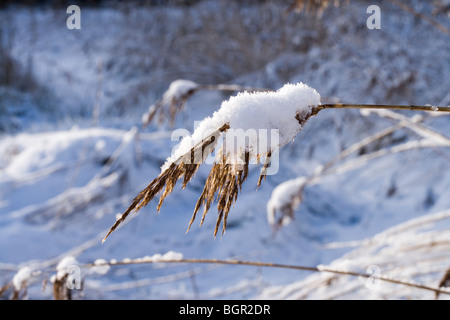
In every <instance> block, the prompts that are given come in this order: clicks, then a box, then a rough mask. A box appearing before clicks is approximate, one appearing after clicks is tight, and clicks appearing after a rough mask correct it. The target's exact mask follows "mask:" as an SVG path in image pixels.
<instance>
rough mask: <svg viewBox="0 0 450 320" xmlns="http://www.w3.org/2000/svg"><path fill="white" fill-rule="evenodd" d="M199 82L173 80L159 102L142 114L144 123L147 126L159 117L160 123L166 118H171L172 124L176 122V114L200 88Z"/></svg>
mask: <svg viewBox="0 0 450 320" xmlns="http://www.w3.org/2000/svg"><path fill="white" fill-rule="evenodd" d="M199 87H200V86H199V84H198V83H196V82H194V81H191V80H184V79H179V80H175V81H173V82H172V83H171V84H170V86H169V88H168V89H167V91H166V92H164V94H163V97H162V99H161V100H159V101H158V102H157V103H155V104H153V105H152V106H150V108H149V109H148V111H147V112H146V113H145V114H144V115H143V116H142V123H143V125H144V126H147V125H148V124H149V123H150V122H152V120H153V119H155V118H156V117H158V123H160V124H161V123H162V122H163V121H164V119H165V118H169V120H170V124H171V125H173V124H174V123H175V116H176V115H177V113H179V112H180V111H181V110H183V108H184V106H185V104H186V101H187V100H188V99H189V97H190V96H192V95H193V94H194V93H195V92H196V91H197V90H198V89H199Z"/></svg>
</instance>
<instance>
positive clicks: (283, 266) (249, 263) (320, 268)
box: [82, 259, 450, 295]
mask: <svg viewBox="0 0 450 320" xmlns="http://www.w3.org/2000/svg"><path fill="white" fill-rule="evenodd" d="M149 263H208V264H226V265H243V266H257V267H269V268H281V269H292V270H301V271H310V272H327V273H334V274H340V275H349V276H355V277H362V278H371V277H373V276H372V275H371V274H365V273H359V272H353V271H342V270H336V269H332V268H328V267H323V266H316V267H308V266H298V265H287V264H278V263H267V262H256V261H242V260H220V259H174V260H170V259H168V260H160V259H158V260H155V261H152V260H137V261H133V260H132V261H119V262H115V263H108V262H106V263H103V264H98V263H97V264H86V265H84V266H82V267H85V268H89V267H99V266H121V265H131V264H149ZM377 279H379V280H381V281H385V282H390V283H394V284H400V285H404V286H408V287H413V288H417V289H421V290H428V291H433V292H434V293H435V294H447V295H450V291H447V290H442V289H440V288H433V287H430V286H426V285H422V284H417V283H413V282H407V281H402V280H397V279H392V278H387V277H381V276H380V277H377Z"/></svg>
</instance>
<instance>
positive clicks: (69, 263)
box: [56, 256, 80, 280]
mask: <svg viewBox="0 0 450 320" xmlns="http://www.w3.org/2000/svg"><path fill="white" fill-rule="evenodd" d="M78 265H80V264H79V262H78V261H77V259H75V258H74V257H72V256H67V257H64V258H63V259H62V260H61V261H60V262H59V263H58V265H57V266H56V271H57V273H56V280H62V279H63V278H64V277H65V276H66V275H67V274H68V273H69V272H70V268H71V267H73V266H78Z"/></svg>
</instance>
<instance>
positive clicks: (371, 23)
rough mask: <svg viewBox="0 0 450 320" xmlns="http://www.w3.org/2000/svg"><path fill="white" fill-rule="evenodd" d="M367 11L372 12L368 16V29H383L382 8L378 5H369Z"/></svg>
mask: <svg viewBox="0 0 450 320" xmlns="http://www.w3.org/2000/svg"><path fill="white" fill-rule="evenodd" d="M366 13H368V14H370V16H369V17H368V18H367V21H366V26H367V28H368V29H370V30H373V29H381V9H380V7H379V6H377V5H374V4H373V5H370V6H368V7H367V10H366Z"/></svg>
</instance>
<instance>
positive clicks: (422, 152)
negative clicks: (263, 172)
mask: <svg viewBox="0 0 450 320" xmlns="http://www.w3.org/2000/svg"><path fill="white" fill-rule="evenodd" d="M410 3H411V5H413V6H414V8H415V9H416V10H417V11H420V12H424V13H427V14H430V15H431V11H432V6H431V4H430V3H428V2H425V1H411V2H410ZM370 4H372V3H371V1H358V2H356V1H351V4H349V5H344V4H342V5H341V6H340V7H339V8H330V9H329V10H327V11H325V13H324V15H323V16H322V17H320V18H314V17H310V16H308V15H306V14H304V13H300V14H295V13H291V14H289V15H287V16H285V15H284V13H285V10H286V6H285V5H284V4H281V3H280V2H275V1H273V2H271V1H267V2H262V3H260V4H257V5H256V4H255V5H250V4H248V3H247V4H241V5H239V4H238V2H237V1H206V0H205V1H200V2H199V3H197V4H195V5H192V6H186V7H184V6H178V7H173V6H158V7H133V6H124V5H121V6H119V5H117V6H107V7H100V8H83V7H82V8H81V9H82V28H81V30H68V29H67V28H66V19H67V17H68V15H67V14H66V12H65V9H66V8H62V9H61V10H58V9H55V8H53V9H45V8H38V7H35V8H34V7H24V8H22V7H11V8H9V9H5V10H3V11H0V16H1V19H0V21H1V22H0V26H1V31H2V33H1V34H2V38H1V40H2V48H7V49H8V52H9V53H10V55H11V57H13V58H14V59H15V60H16V61H17V62H18V63H19V64H20V65H22V66H24V70H25V71H23V72H25V73H26V74H28V75H32V76H33V77H34V80H33V81H35V82H36V83H38V84H39V86H31V85H30V87H31V88H32V89H33V90H31V89H30V90H21V89H17V88H14V86H8V85H4V84H2V87H1V88H0V89H1V91H0V125H1V128H2V130H3V131H2V132H1V135H0V287H2V286H3V288H5V291H4V292H2V290H0V293H1V295H0V297H1V298H11V297H12V296H13V294H14V293H13V292H14V291H15V288H16V289H21V290H20V292H19V298H29V299H52V298H53V289H52V286H53V283H55V281H57V280H58V279H61V278H62V276H64V273H62V276H61V270H62V266H63V265H67V264H68V263H69V264H71V265H73V264H75V265H79V266H85V265H88V264H93V263H95V262H97V264H101V263H102V262H104V261H107V262H111V261H112V262H115V261H119V262H120V261H136V259H140V258H142V259H144V260H145V259H151V258H153V259H160V258H161V256H160V255H164V254H166V255H165V256H163V257H166V258H167V257H176V258H178V259H179V258H180V257H183V258H187V259H189V258H203V259H240V260H246V261H262V262H273V263H278V264H289V265H299V266H311V267H315V266H321V268H322V267H323V268H325V267H324V266H326V268H334V269H337V270H343V271H345V270H350V271H355V270H356V271H358V272H361V273H366V274H367V272H372V273H373V272H375V276H374V277H371V278H361V277H355V276H345V275H336V274H332V273H327V272H318V273H311V272H309V271H298V270H286V269H279V268H264V267H255V266H239V265H217V264H213V265H208V264H187V263H184V264H178V263H170V264H168V263H152V264H146V263H141V264H123V265H122V264H120V265H119V264H118V265H115V266H111V267H109V268H101V267H96V268H97V269H95V268H81V269H80V272H81V273H80V277H81V279H82V280H83V286H82V290H74V291H73V298H75V299H251V298H262V299H305V298H306V299H307V298H312V299H329V298H333V299H367V298H369V299H373V298H375V299H378V298H381V299H434V298H435V293H434V292H432V291H429V290H423V289H420V288H417V287H411V286H405V285H402V284H393V283H388V282H385V281H381V280H379V279H378V278H376V276H377V275H380V276H381V277H386V278H392V279H397V280H402V281H407V282H414V283H416V284H423V285H425V286H428V287H433V288H437V287H438V286H439V283H440V282H441V280H442V278H443V276H444V275H445V273H446V271H447V269H448V268H449V267H450V255H449V254H448V252H449V249H450V229H449V228H450V214H449V209H450V197H449V188H450V174H449V168H450V149H449V146H450V142H449V141H450V138H447V137H450V129H449V128H450V117H449V116H447V115H446V114H444V113H438V112H434V113H428V114H426V113H424V112H411V111H396V112H395V113H392V112H369V113H368V112H360V111H359V110H322V111H321V112H320V113H319V114H318V115H317V116H316V117H312V118H311V119H310V120H309V121H308V123H306V125H305V126H304V128H303V131H302V132H301V133H299V134H298V135H297V136H296V137H295V140H294V141H293V142H290V143H288V144H286V145H285V146H283V147H282V148H281V150H280V153H279V157H280V159H279V170H278V172H277V174H275V175H270V176H267V177H266V179H265V181H264V182H263V183H262V184H261V187H260V188H259V189H258V190H256V184H257V181H258V178H259V174H260V169H261V166H256V165H253V166H250V171H249V176H248V178H247V181H246V183H245V184H243V185H242V190H241V191H240V193H239V196H238V199H237V201H236V203H235V204H233V207H232V208H231V211H230V213H229V216H228V224H227V229H226V232H225V234H224V235H223V236H221V235H220V233H219V234H218V236H217V237H214V236H213V232H214V227H215V223H216V217H215V214H216V212H215V205H213V206H212V208H211V210H210V212H209V213H208V215H207V216H206V219H205V222H204V224H203V225H202V226H201V227H197V226H198V224H199V219H197V220H196V221H195V222H194V224H193V226H192V228H191V229H190V230H189V232H188V233H186V230H187V228H188V223H189V220H190V218H191V215H192V212H193V210H194V208H195V205H196V202H197V199H198V198H199V196H200V194H201V193H202V189H203V186H204V184H205V181H206V179H207V177H208V173H209V170H210V169H211V165H208V164H205V165H202V166H201V167H200V168H199V171H198V172H197V173H196V175H195V177H194V178H193V179H192V180H191V181H190V183H189V184H188V185H187V187H186V188H185V189H184V190H181V182H180V183H179V185H177V187H176V188H175V189H174V191H173V193H172V194H171V195H170V196H169V197H167V198H166V199H165V201H164V204H163V206H162V208H161V210H160V212H159V214H156V205H157V201H156V200H157V199H155V200H154V201H153V202H151V203H150V204H149V205H148V206H147V207H145V208H143V209H141V210H140V211H139V213H138V214H137V215H134V214H132V215H130V216H129V217H128V219H127V220H126V221H125V222H124V224H123V225H122V226H120V228H118V229H117V230H116V231H115V232H114V233H112V234H111V235H110V236H109V237H108V239H107V240H106V241H105V242H104V243H103V244H102V239H103V237H104V236H105V235H106V233H107V231H108V229H109V228H110V227H111V225H112V224H113V223H114V222H115V221H116V218H117V215H118V214H120V213H122V212H124V210H125V209H126V208H127V207H128V206H129V205H130V203H131V201H132V200H133V198H134V197H135V196H136V195H137V194H138V192H139V191H141V190H142V189H143V188H145V187H146V186H147V185H148V184H149V183H150V182H151V181H152V180H153V179H154V178H155V177H157V176H158V175H159V173H160V172H161V166H162V165H163V164H164V162H165V161H166V159H167V158H168V157H169V156H170V155H171V153H172V150H173V148H174V147H175V146H176V144H177V143H178V141H179V140H180V138H181V137H180V136H179V135H178V133H180V132H186V130H188V131H189V132H190V133H192V132H193V131H194V125H196V124H197V122H196V121H201V120H202V119H204V118H205V117H207V116H212V115H213V112H214V111H216V110H218V108H219V107H220V105H221V103H222V101H224V100H227V99H229V93H220V92H218V91H210V90H207V91H199V92H197V93H195V94H194V95H192V96H191V97H190V98H189V99H188V101H187V104H186V105H185V107H184V109H183V110H182V111H181V112H180V113H179V114H178V115H177V118H176V121H175V125H174V127H173V128H172V127H171V126H170V124H169V122H168V121H167V122H165V123H163V124H161V125H158V124H157V122H153V123H152V124H150V125H149V126H147V127H142V115H143V114H144V113H146V112H147V110H148V107H149V106H150V105H152V104H153V103H155V101H157V100H158V99H160V98H161V97H163V95H164V92H165V90H167V88H169V85H170V84H171V83H172V82H173V81H175V80H177V79H187V80H190V81H195V82H196V83H199V84H217V83H231V84H239V85H244V86H251V87H260V88H270V89H273V90H277V89H279V88H281V87H283V85H285V84H286V83H288V82H289V83H299V82H303V83H306V84H307V85H309V86H310V87H312V88H314V89H316V90H317V92H318V93H319V94H320V96H321V99H322V102H329V101H332V102H334V101H336V102H343V103H360V104H363V103H380V104H413V105H425V104H430V105H436V106H448V105H450V90H449V89H450V86H449V82H448V80H449V78H450V41H449V35H448V34H446V33H444V32H442V31H441V30H439V29H437V28H436V27H435V26H433V25H432V24H430V23H428V22H426V21H424V20H422V19H418V18H416V17H414V16H413V15H411V14H409V13H407V12H405V11H403V10H401V9H399V8H398V7H396V6H394V5H393V4H391V3H389V2H387V1H386V2H383V5H382V6H381V12H382V24H381V29H380V30H369V29H367V27H366V19H367V17H368V14H367V13H366V9H367V7H368V6H369V5H370ZM433 18H434V19H437V20H438V21H439V22H440V23H442V24H444V25H447V26H448V25H449V16H448V15H446V14H444V13H441V14H439V15H437V16H434V17H433ZM6 44H7V45H6ZM43 97H44V98H43ZM166 98H167V96H166ZM242 114H245V116H248V113H242ZM268 114H270V112H269V113H268ZM278 115H280V114H277V113H274V114H273V116H278ZM260 118H261V114H257V115H256V114H255V116H254V117H253V118H250V119H248V122H246V121H245V119H238V120H239V121H240V122H239V123H252V121H256V120H257V119H260ZM269 122H270V121H269ZM10 124H12V125H10ZM174 129H179V130H178V131H177V130H175V131H174ZM180 129H184V130H180ZM380 132H381V133H382V134H379V137H378V138H377V139H375V138H374V135H375V134H378V133H380ZM370 137H372V138H373V140H371V141H367V142H364V139H367V138H370ZM355 144H357V145H355ZM349 148H350V149H349ZM350 151H352V152H350ZM342 152H344V153H342ZM343 155H345V157H342V156H343ZM340 156H341V157H340ZM332 160H336V161H333V162H332V163H329V162H330V161H332ZM314 173H315V174H316V175H317V176H316V179H314V180H313V181H312V182H311V183H308V184H306V185H304V189H303V194H302V199H301V203H297V204H296V205H294V206H292V208H291V209H292V210H293V211H294V218H293V219H290V218H289V217H284V218H285V219H284V222H285V223H283V227H281V228H279V229H278V230H277V232H274V229H273V223H274V221H275V220H276V218H279V214H281V211H282V210H281V209H282V207H283V204H286V201H289V199H291V196H292V195H291V193H292V190H293V189H292V188H298V187H299V186H300V185H302V186H303V182H304V181H305V179H306V178H310V177H312V175H313V174H314ZM301 177H305V179H302V178H301ZM295 178H297V179H296V180H293V181H291V183H290V184H287V185H284V188H285V189H282V188H279V189H278V192H277V193H274V195H273V196H272V191H274V190H275V188H276V187H277V186H278V185H280V184H281V183H283V182H285V181H288V180H290V179H295ZM286 186H288V187H286ZM286 188H287V189H286ZM280 190H281V191H280ZM271 197H272V198H271ZM269 199H270V201H269ZM268 203H269V206H268ZM268 209H269V210H268ZM268 212H269V214H268ZM286 222H289V223H286ZM159 254H160V255H159ZM138 261H139V260H138ZM140 261H142V260H140ZM58 265H59V268H57V266H58ZM319 269H320V268H319ZM8 284H11V285H10V286H8ZM446 285H448V281H447V284H446ZM442 289H443V290H445V288H442ZM447 290H448V289H447ZM449 297H450V296H449V295H445V294H440V295H439V298H440V299H448V298H449Z"/></svg>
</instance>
